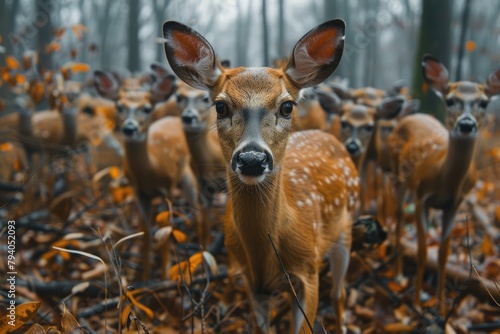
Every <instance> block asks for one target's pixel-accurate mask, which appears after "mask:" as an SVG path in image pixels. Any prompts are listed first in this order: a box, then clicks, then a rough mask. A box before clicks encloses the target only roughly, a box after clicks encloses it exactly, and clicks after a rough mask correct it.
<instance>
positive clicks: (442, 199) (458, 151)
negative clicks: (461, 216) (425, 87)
mask: <svg viewBox="0 0 500 334" xmlns="http://www.w3.org/2000/svg"><path fill="white" fill-rule="evenodd" d="M422 65H423V72H424V78H425V79H426V81H427V82H428V83H429V84H430V86H431V87H432V88H433V89H434V90H435V91H436V92H437V93H438V95H440V96H441V97H442V98H443V100H445V101H447V102H448V101H452V102H453V103H449V102H448V105H447V110H446V119H447V121H446V124H447V128H448V129H445V128H444V127H443V126H442V125H441V124H440V123H439V122H438V121H437V120H435V119H434V118H433V117H431V116H428V115H421V114H417V115H411V116H407V117H405V118H403V119H402V120H401V121H400V122H399V124H398V125H397V126H396V128H395V129H394V131H393V132H392V133H391V135H390V136H389V142H388V146H389V150H390V155H391V163H392V169H393V173H394V174H395V175H396V181H397V184H398V186H397V187H398V214H397V216H398V217H397V218H398V228H397V231H396V242H397V244H396V251H398V250H399V238H400V234H401V224H402V218H403V209H402V205H403V199H404V190H410V191H412V192H413V193H415V195H416V218H417V236H418V259H417V277H416V283H415V297H416V298H415V303H416V304H417V305H420V291H421V289H422V281H423V274H424V269H425V262H426V257H427V245H426V238H425V227H426V225H427V223H428V209H429V208H435V209H440V210H442V211H443V216H442V217H443V218H442V235H441V243H440V247H439V259H438V261H439V267H438V303H439V304H438V307H439V310H440V312H441V314H442V315H445V314H446V307H445V296H444V283H445V280H444V278H445V266H446V261H447V257H448V251H449V245H450V236H451V230H452V227H453V224H454V220H455V214H456V211H457V209H458V207H459V205H460V204H461V203H462V201H463V199H464V197H465V196H466V195H467V193H468V192H469V191H470V190H471V189H472V187H473V186H474V183H475V181H476V169H475V164H474V161H473V160H474V155H475V152H476V147H477V145H476V144H477V138H478V134H477V132H474V133H469V134H463V133H461V132H459V131H461V130H459V128H458V123H457V122H456V121H457V119H458V117H459V116H462V117H469V119H471V118H470V117H471V116H470V115H472V117H473V118H472V119H471V120H473V121H474V122H476V121H477V122H476V123H475V124H476V127H477V128H479V127H480V126H481V120H482V118H483V117H484V114H485V107H484V106H482V104H481V103H480V101H485V100H486V101H488V99H489V97H490V95H487V94H485V92H486V91H488V89H487V87H485V85H481V84H477V83H472V82H455V83H449V82H448V73H447V70H446V69H445V68H444V66H443V65H442V64H440V63H439V62H438V61H437V60H435V59H434V58H432V57H431V56H425V57H424V60H423V63H422ZM499 72H500V71H497V72H494V73H499ZM488 88H490V87H488ZM495 93H496V94H498V93H500V91H498V90H497V91H496V92H495ZM400 261H401V260H399V263H398V268H397V271H398V272H401V262H400Z"/></svg>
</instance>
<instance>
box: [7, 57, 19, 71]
mask: <svg viewBox="0 0 500 334" xmlns="http://www.w3.org/2000/svg"><path fill="white" fill-rule="evenodd" d="M5 64H6V65H7V68H8V69H9V70H13V71H14V70H17V69H18V68H19V63H18V62H17V60H16V58H14V57H13V56H7V58H6V59H5Z"/></svg>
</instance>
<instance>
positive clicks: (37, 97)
mask: <svg viewBox="0 0 500 334" xmlns="http://www.w3.org/2000/svg"><path fill="white" fill-rule="evenodd" d="M43 92H44V88H43V84H42V83H41V82H39V81H34V82H32V83H31V84H30V88H29V89H28V94H29V96H30V97H31V100H32V101H33V103H35V104H39V103H40V102H41V101H42V99H43Z"/></svg>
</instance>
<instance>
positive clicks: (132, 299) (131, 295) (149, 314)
mask: <svg viewBox="0 0 500 334" xmlns="http://www.w3.org/2000/svg"><path fill="white" fill-rule="evenodd" d="M139 292H140V290H134V291H132V292H129V291H127V297H128V298H129V300H130V302H132V304H133V305H134V306H136V307H137V308H138V309H140V310H141V311H143V312H144V313H145V314H146V316H147V317H148V318H149V319H153V317H154V313H153V311H152V310H151V309H150V308H149V307H147V306H145V305H144V304H142V303H140V302H139V301H138V300H137V299H135V297H134V294H136V293H139Z"/></svg>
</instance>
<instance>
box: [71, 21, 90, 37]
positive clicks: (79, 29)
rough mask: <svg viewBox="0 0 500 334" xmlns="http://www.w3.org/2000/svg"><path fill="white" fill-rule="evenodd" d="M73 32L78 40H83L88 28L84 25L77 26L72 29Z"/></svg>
mask: <svg viewBox="0 0 500 334" xmlns="http://www.w3.org/2000/svg"><path fill="white" fill-rule="evenodd" d="M71 30H73V34H74V35H75V37H76V39H78V40H81V39H82V36H83V33H86V32H87V27H86V26H84V25H83V24H75V25H74V26H72V27H71Z"/></svg>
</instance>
